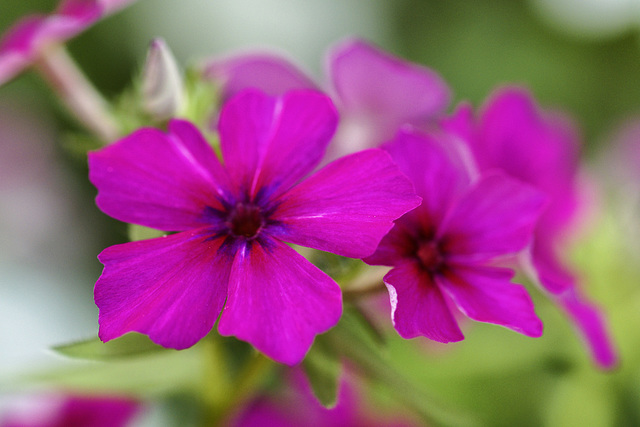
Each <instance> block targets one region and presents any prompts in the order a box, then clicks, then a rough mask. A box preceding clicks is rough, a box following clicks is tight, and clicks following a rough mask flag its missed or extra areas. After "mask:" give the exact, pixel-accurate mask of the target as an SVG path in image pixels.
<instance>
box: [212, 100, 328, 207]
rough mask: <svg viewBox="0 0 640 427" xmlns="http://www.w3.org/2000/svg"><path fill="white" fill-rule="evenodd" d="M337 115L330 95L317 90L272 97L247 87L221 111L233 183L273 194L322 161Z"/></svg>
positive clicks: (225, 154) (222, 135)
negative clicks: (327, 95)
mask: <svg viewBox="0 0 640 427" xmlns="http://www.w3.org/2000/svg"><path fill="white" fill-rule="evenodd" d="M337 121H338V115H337V112H336V111H335V108H334V107H333V104H332V103H331V100H330V99H329V98H328V97H326V96H325V95H322V94H321V93H319V92H316V91H310V90H304V91H293V92H288V93H287V94H285V95H284V96H282V97H279V98H272V97H268V96H266V95H265V94H263V93H261V92H258V91H254V90H247V91H245V92H243V93H242V94H239V95H238V96H236V97H234V98H233V99H231V100H230V101H229V102H227V104H226V105H225V107H224V109H223V110H222V113H221V114H220V124H219V130H220V140H221V144H222V153H223V157H224V160H225V165H226V167H227V169H228V170H229V173H230V175H231V176H232V178H233V181H234V183H235V184H236V185H237V186H239V187H241V188H246V189H247V190H249V195H250V196H252V197H255V196H256V195H257V194H256V193H257V191H258V190H261V191H263V192H266V195H270V196H272V197H275V195H274V193H277V192H282V191H286V190H287V189H288V188H289V187H291V186H292V185H293V184H295V183H296V182H297V181H299V180H300V179H301V178H302V177H304V176H305V175H307V174H308V173H309V172H311V170H312V169H313V168H314V167H315V166H316V165H317V164H318V163H319V162H320V160H321V159H322V156H323V155H324V152H325V148H326V146H327V144H328V143H329V140H330V139H331V136H332V135H333V133H334V132H335V128H336V125H337Z"/></svg>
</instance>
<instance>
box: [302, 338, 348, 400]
mask: <svg viewBox="0 0 640 427" xmlns="http://www.w3.org/2000/svg"><path fill="white" fill-rule="evenodd" d="M302 368H303V369H304V372H305V374H306V375H307V378H308V379H309V383H310V384H311V390H312V391H313V394H314V395H315V396H316V398H317V399H318V401H319V402H320V404H321V405H322V406H324V407H325V408H328V409H331V408H333V407H334V406H336V403H337V401H338V388H339V386H340V371H341V363H340V360H339V359H338V358H337V357H336V355H335V354H332V353H331V352H330V350H329V349H327V348H326V346H325V345H324V341H322V340H321V339H318V340H317V342H316V343H315V344H314V345H313V347H312V348H311V350H310V351H309V353H308V354H307V356H306V357H305V359H304V361H303V362H302Z"/></svg>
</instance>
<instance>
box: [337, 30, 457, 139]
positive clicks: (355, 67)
mask: <svg viewBox="0 0 640 427" xmlns="http://www.w3.org/2000/svg"><path fill="white" fill-rule="evenodd" d="M328 74H329V76H330V79H331V82H332V84H333V88H334V90H335V92H336V93H337V97H338V99H339V101H340V104H341V105H339V108H340V111H341V112H342V113H344V115H345V116H349V117H357V118H362V117H367V118H368V120H367V124H368V125H371V126H374V127H375V129H376V134H377V140H376V141H371V143H370V144H369V147H373V146H375V145H377V144H379V143H381V142H383V141H385V140H387V139H388V138H391V137H392V136H393V134H394V133H395V132H396V130H397V129H398V127H399V126H400V125H402V124H403V123H410V124H413V125H417V126H420V125H423V124H426V123H428V122H429V121H431V120H433V119H434V118H436V117H438V116H439V115H440V114H442V113H443V112H444V110H445V108H446V107H447V105H448V104H449V99H450V93H449V88H448V86H447V85H446V83H445V82H444V81H443V80H442V78H441V77H440V76H439V75H438V74H437V73H435V72H434V71H432V70H430V69H428V68H426V67H422V66H419V65H415V64H411V63H409V62H406V61H403V60H401V59H399V58H396V57H394V56H392V55H390V54H388V53H385V52H383V51H382V50H380V49H378V48H376V47H374V46H372V45H370V44H368V43H366V42H364V41H362V40H347V41H345V42H342V43H341V44H339V45H338V46H336V47H334V48H333V49H332V51H331V52H330V54H329V72H328Z"/></svg>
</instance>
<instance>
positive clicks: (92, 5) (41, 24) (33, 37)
mask: <svg viewBox="0 0 640 427" xmlns="http://www.w3.org/2000/svg"><path fill="white" fill-rule="evenodd" d="M133 1H135V0H63V1H62V2H61V3H60V4H59V5H58V8H57V9H56V11H55V12H53V13H52V14H51V15H30V16H26V17H24V18H22V19H21V20H19V21H18V22H17V23H15V24H14V25H13V26H12V27H11V28H9V30H8V31H7V32H6V33H5V34H4V36H3V37H2V39H0V85H2V84H4V83H6V82H7V81H9V80H11V79H12V78H13V77H15V76H16V75H17V74H18V73H20V72H21V71H22V70H24V69H25V68H26V67H28V66H29V65H31V64H32V63H34V62H35V61H37V60H38V58H39V57H40V55H41V54H42V53H43V52H44V51H45V50H46V49H47V48H49V47H51V46H52V45H56V44H60V43H64V42H65V41H67V40H69V39H70V38H72V37H75V36H76V35H78V34H79V33H81V32H82V31H84V30H86V29H87V28H89V27H90V26H92V25H93V24H95V23H96V22H97V21H98V20H100V19H101V18H103V17H105V16H107V15H109V14H111V13H114V12H116V11H117V10H119V9H121V8H123V7H125V6H127V5H128V4H129V3H132V2H133Z"/></svg>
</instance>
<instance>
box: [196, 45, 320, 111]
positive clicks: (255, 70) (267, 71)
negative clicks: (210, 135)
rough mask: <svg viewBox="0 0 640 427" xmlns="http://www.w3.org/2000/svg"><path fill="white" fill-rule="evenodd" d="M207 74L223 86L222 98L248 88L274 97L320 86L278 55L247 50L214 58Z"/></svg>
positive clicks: (206, 69)
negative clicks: (291, 91)
mask: <svg viewBox="0 0 640 427" xmlns="http://www.w3.org/2000/svg"><path fill="white" fill-rule="evenodd" d="M204 75H205V77H207V78H209V79H211V80H213V81H214V82H216V83H217V84H219V85H221V86H222V93H221V98H222V100H223V101H226V100H228V99H229V98H231V97H232V96H234V95H236V94H237V93H238V92H240V91H242V90H244V89H249V88H254V89H260V90H262V91H263V92H265V93H266V94H268V95H271V96H280V95H283V94H284V93H285V92H288V91H290V90H296V89H316V88H317V87H316V85H315V84H314V83H313V82H312V81H311V80H310V79H309V78H308V77H307V76H306V75H305V74H304V73H303V72H302V71H300V70H299V69H298V68H297V67H296V66H294V65H293V63H292V62H291V61H289V60H287V59H285V58H283V57H280V56H277V55H275V54H273V55H271V54H266V53H247V54H242V55H235V56H230V57H227V58H215V59H213V60H211V61H209V62H208V63H207V64H206V65H205V68H204Z"/></svg>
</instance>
